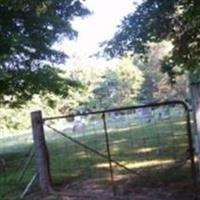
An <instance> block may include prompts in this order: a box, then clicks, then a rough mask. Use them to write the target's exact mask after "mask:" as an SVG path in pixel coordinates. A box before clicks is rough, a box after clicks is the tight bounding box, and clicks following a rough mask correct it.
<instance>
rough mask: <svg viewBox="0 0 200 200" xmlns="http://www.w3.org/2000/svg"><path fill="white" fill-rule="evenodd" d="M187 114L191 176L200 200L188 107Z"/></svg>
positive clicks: (196, 197) (186, 108)
mask: <svg viewBox="0 0 200 200" xmlns="http://www.w3.org/2000/svg"><path fill="white" fill-rule="evenodd" d="M184 108H185V112H186V123H187V125H186V126H187V136H188V151H189V155H190V163H191V175H192V179H193V186H194V193H195V198H194V199H195V200H196V199H198V181H197V171H196V164H195V160H194V156H195V150H194V147H193V139H192V127H191V119H190V111H189V108H188V106H187V105H186V106H184Z"/></svg>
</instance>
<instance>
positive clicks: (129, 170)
mask: <svg viewBox="0 0 200 200" xmlns="http://www.w3.org/2000/svg"><path fill="white" fill-rule="evenodd" d="M45 126H46V127H48V128H49V129H51V130H53V131H55V132H56V133H58V134H60V135H62V136H63V137H65V138H67V139H68V140H70V141H72V142H74V143H75V144H78V145H80V146H81V147H83V148H85V149H88V150H89V151H91V152H92V153H95V154H96V155H98V156H100V157H102V158H104V159H106V160H107V159H108V157H107V155H104V154H102V153H100V152H98V151H96V150H95V149H93V148H91V147H89V146H87V145H85V144H83V143H82V142H79V141H78V140H76V139H74V138H72V137H70V136H69V135H66V134H65V133H63V132H62V131H59V130H57V129H55V128H53V127H51V126H49V125H47V124H45ZM111 161H112V163H115V164H116V165H117V166H119V167H121V168H123V169H125V170H126V171H128V172H130V173H133V174H135V175H137V176H140V177H142V178H144V179H146V177H145V176H143V175H142V174H140V173H139V172H137V171H134V170H132V169H129V168H128V167H126V166H124V165H123V164H120V163H119V162H117V161H115V160H113V159H112V158H111Z"/></svg>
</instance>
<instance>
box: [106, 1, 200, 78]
mask: <svg viewBox="0 0 200 200" xmlns="http://www.w3.org/2000/svg"><path fill="white" fill-rule="evenodd" d="M199 13H200V4H199V1H198V0H163V1H160V0H144V1H143V2H142V3H141V5H139V6H138V8H137V10H136V12H134V13H131V14H129V15H128V16H127V17H126V18H125V19H124V20H123V22H122V24H121V26H120V27H119V30H118V32H117V33H116V35H115V37H114V38H113V39H112V40H111V41H109V42H108V44H107V48H106V50H105V51H106V52H108V53H109V54H110V55H111V56H115V55H123V54H124V53H125V52H128V51H131V52H136V53H141V54H143V53H145V52H146V50H147V46H148V43H149V42H161V41H163V40H169V41H171V42H172V44H173V49H172V51H171V53H170V54H169V55H168V56H166V57H165V59H164V60H163V61H164V62H163V70H164V71H165V72H168V74H169V75H170V76H171V78H172V80H174V78H175V76H176V75H179V74H182V73H183V72H184V71H185V70H189V71H191V72H193V73H194V74H196V75H197V78H199V77H198V74H200V73H199V66H200V57H199V54H200V31H199V30H200V15H199ZM193 78H194V77H193Z"/></svg>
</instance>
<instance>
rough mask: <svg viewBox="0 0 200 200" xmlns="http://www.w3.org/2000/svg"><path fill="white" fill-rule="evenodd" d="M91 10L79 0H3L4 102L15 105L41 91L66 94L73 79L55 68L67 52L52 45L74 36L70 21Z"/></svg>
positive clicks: (0, 91)
mask: <svg viewBox="0 0 200 200" xmlns="http://www.w3.org/2000/svg"><path fill="white" fill-rule="evenodd" d="M88 13H89V11H88V10H87V9H86V8H85V7H84V6H83V4H82V3H81V1H79V0H34V1H25V0H20V1H17V0H0V75H1V78H0V102H1V103H10V104H11V105H13V106H16V105H17V104H22V103H24V102H25V101H27V100H29V99H31V97H32V95H33V94H35V93H37V94H38V93H40V91H43V92H45V91H49V92H53V93H56V94H62V95H66V94H67V89H68V85H74V82H71V81H70V80H68V79H64V78H62V77H61V76H60V75H59V72H60V71H59V70H58V69H55V68H53V65H54V64H59V63H62V62H64V60H65V58H66V56H67V55H65V54H64V53H63V52H60V51H57V50H54V49H53V48H52V45H53V44H54V42H56V41H58V40H59V39H61V38H62V37H68V38H69V39H73V38H74V37H75V36H76V35H77V32H76V31H75V30H74V29H73V28H72V26H71V23H70V22H71V20H72V19H73V17H79V16H85V15H87V14H88Z"/></svg>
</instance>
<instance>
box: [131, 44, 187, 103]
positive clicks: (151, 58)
mask: <svg viewBox="0 0 200 200" xmlns="http://www.w3.org/2000/svg"><path fill="white" fill-rule="evenodd" d="M170 49H171V45H170V44H169V43H166V42H163V43H159V44H155V43H154V44H151V47H150V48H149V50H148V53H147V58H148V59H147V61H145V62H142V61H141V59H140V58H138V56H137V55H135V57H134V63H135V64H136V65H137V66H138V68H139V69H140V70H141V71H142V72H143V74H144V82H143V85H142V89H141V90H140V94H139V97H138V98H139V100H140V101H142V102H143V103H148V102H155V101H164V100H175V99H178V100H185V99H186V98H188V97H189V95H188V76H187V74H183V75H180V76H178V77H176V84H172V83H171V81H170V78H169V76H168V75H167V74H163V73H162V71H161V60H162V59H163V57H165V56H166V55H167V53H168V52H169V50H170Z"/></svg>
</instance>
